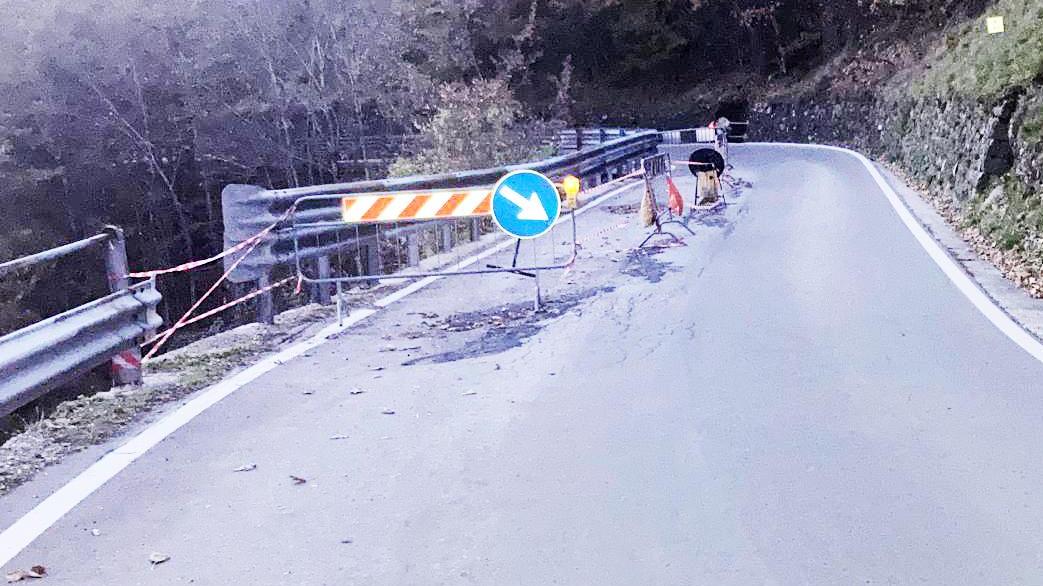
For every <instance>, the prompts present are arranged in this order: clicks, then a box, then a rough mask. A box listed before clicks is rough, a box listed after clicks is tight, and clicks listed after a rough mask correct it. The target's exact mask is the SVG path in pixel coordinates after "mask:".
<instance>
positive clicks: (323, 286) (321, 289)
mask: <svg viewBox="0 0 1043 586" xmlns="http://www.w3.org/2000/svg"><path fill="white" fill-rule="evenodd" d="M315 265H316V269H317V270H318V274H319V279H328V278H330V257H328V256H320V257H319V258H318V259H316V260H315ZM316 285H317V286H318V287H317V288H316V290H315V296H314V297H313V298H312V301H313V302H315V303H318V304H319V305H329V304H330V286H329V284H327V283H316Z"/></svg>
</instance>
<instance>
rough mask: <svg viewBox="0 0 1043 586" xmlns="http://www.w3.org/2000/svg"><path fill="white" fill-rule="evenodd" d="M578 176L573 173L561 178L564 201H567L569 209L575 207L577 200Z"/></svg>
mask: <svg viewBox="0 0 1043 586" xmlns="http://www.w3.org/2000/svg"><path fill="white" fill-rule="evenodd" d="M580 187H581V186H580V182H579V178H578V177H575V176H573V175H569V176H567V177H565V178H564V179H562V180H561V188H562V189H563V190H564V191H565V198H566V201H568V203H569V208H570V209H576V207H577V205H576V204H577V200H576V197H577V196H579V190H580Z"/></svg>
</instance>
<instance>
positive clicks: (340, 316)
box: [337, 281, 344, 327]
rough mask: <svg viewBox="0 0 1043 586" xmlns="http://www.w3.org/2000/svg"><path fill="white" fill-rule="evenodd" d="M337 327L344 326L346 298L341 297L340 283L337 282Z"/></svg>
mask: <svg viewBox="0 0 1043 586" xmlns="http://www.w3.org/2000/svg"><path fill="white" fill-rule="evenodd" d="M337 325H338V326H341V327H343V326H344V298H343V297H341V286H340V281H337Z"/></svg>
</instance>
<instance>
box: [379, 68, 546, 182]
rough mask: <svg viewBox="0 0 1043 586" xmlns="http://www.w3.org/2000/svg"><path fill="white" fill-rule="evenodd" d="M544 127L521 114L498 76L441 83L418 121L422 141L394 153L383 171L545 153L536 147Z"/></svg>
mask: <svg viewBox="0 0 1043 586" xmlns="http://www.w3.org/2000/svg"><path fill="white" fill-rule="evenodd" d="M546 129H547V125H545V124H541V123H538V122H534V121H532V120H527V119H526V118H525V115H524V110H523V108H522V105H521V104H520V103H519V102H518V100H516V99H515V98H514V96H513V94H512V93H511V90H510V88H509V87H508V85H507V82H506V81H505V80H503V79H501V78H497V79H491V80H479V81H474V82H472V83H469V84H468V83H462V82H456V83H450V84H446V85H445V86H443V87H442V89H441V90H440V91H439V96H438V106H437V108H436V111H435V113H434V115H433V116H432V117H431V118H430V120H428V121H427V122H426V123H424V124H423V126H422V127H421V132H422V134H423V136H424V139H425V143H426V146H425V147H424V148H422V149H421V150H420V151H418V152H416V153H413V154H410V155H406V156H402V157H399V159H398V160H396V161H395V162H394V163H392V165H391V168H390V169H389V170H388V173H389V174H390V175H391V176H392V177H403V176H408V175H423V174H435V173H448V172H451V171H461V170H467V169H479V168H484V167H495V166H498V165H505V164H510V163H523V162H526V161H531V160H535V159H538V158H541V156H545V155H547V154H549V152H548V151H545V150H542V149H541V139H542V137H543V136H544V135H545V130H546Z"/></svg>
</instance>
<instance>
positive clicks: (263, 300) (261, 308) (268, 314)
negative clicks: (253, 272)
mask: <svg viewBox="0 0 1043 586" xmlns="http://www.w3.org/2000/svg"><path fill="white" fill-rule="evenodd" d="M269 284H271V277H270V276H269V275H268V272H267V271H266V272H264V273H263V274H262V275H261V276H260V277H259V278H258V279H257V289H258V290H261V289H264V288H265V287H267V286H268V285H269ZM257 322H258V323H262V324H268V325H272V324H274V323H275V299H273V298H272V292H271V291H268V292H266V293H262V294H260V295H259V296H258V297H257Z"/></svg>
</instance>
